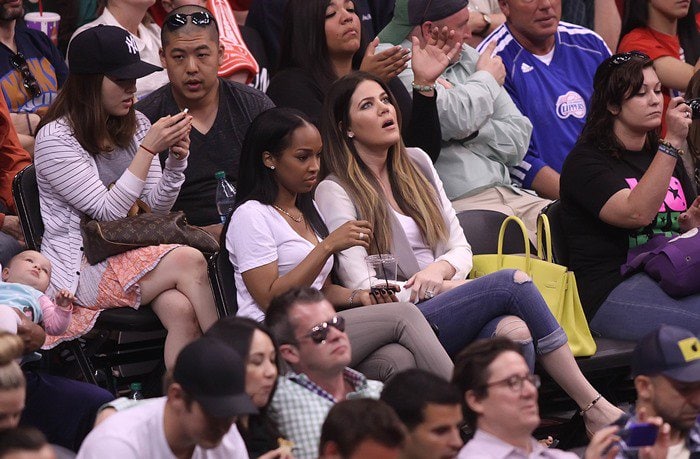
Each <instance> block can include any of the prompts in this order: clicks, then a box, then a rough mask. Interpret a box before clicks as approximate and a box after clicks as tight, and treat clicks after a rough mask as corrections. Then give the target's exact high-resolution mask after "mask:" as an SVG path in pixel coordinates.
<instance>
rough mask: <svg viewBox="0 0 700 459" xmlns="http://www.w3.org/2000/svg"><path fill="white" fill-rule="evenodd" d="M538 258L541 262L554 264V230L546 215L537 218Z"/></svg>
mask: <svg viewBox="0 0 700 459" xmlns="http://www.w3.org/2000/svg"><path fill="white" fill-rule="evenodd" d="M537 256H538V257H540V259H541V260H545V261H547V262H549V263H554V262H553V261H552V229H551V228H550V226H549V218H548V217H547V215H546V214H539V215H538V216H537ZM545 257H546V258H545Z"/></svg>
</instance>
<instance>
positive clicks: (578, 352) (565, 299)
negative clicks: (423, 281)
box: [469, 215, 596, 357]
mask: <svg viewBox="0 0 700 459" xmlns="http://www.w3.org/2000/svg"><path fill="white" fill-rule="evenodd" d="M511 222H514V223H517V224H518V226H520V229H521V230H522V233H523V241H524V247H525V255H524V256H523V255H505V254H503V239H504V236H505V233H506V228H507V226H508V225H509V224H510V223H511ZM551 239H552V238H551V232H550V229H549V220H548V219H547V216H546V215H540V217H539V219H538V221H537V252H538V254H539V256H540V257H542V256H543V254H544V256H545V257H546V259H542V258H536V257H532V256H531V255H530V244H529V241H528V237H527V229H526V228H525V224H524V223H523V222H522V220H520V219H519V218H518V217H515V216H510V217H508V218H506V219H505V220H504V221H503V224H502V225H501V230H500V232H499V233H498V253H496V254H488V255H474V257H473V263H474V266H473V268H472V270H471V272H470V273H469V278H470V279H476V278H478V277H481V276H485V275H487V274H491V273H493V272H496V271H499V270H501V269H519V270H521V271H524V272H526V273H527V274H528V275H529V276H530V277H531V278H532V280H533V283H534V284H535V286H536V287H537V290H539V292H540V294H541V295H542V297H543V298H544V300H545V302H546V303H547V306H549V309H550V310H551V311H552V315H554V317H555V318H556V319H557V321H558V322H559V324H560V325H561V327H562V328H563V329H564V331H565V332H566V336H567V337H568V338H569V347H570V348H571V352H572V353H573V354H574V356H576V357H588V356H591V355H593V354H595V351H596V344H595V341H594V340H593V337H592V336H591V331H590V329H589V328H588V322H587V321H586V316H585V315H584V313H583V307H582V306H581V300H580V298H579V296H578V289H577V287H576V277H575V276H574V273H573V272H571V271H569V270H568V269H567V268H566V266H562V265H558V264H556V263H553V262H552V242H551Z"/></svg>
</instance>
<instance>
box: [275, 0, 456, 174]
mask: <svg viewBox="0 0 700 459" xmlns="http://www.w3.org/2000/svg"><path fill="white" fill-rule="evenodd" d="M361 34H362V33H361V27H360V19H359V18H358V16H357V14H355V9H354V5H353V3H352V2H351V1H347V0H330V1H328V0H290V1H289V3H288V4H287V9H286V12H285V17H284V26H283V32H282V40H281V46H282V49H281V52H280V65H279V69H278V72H277V73H276V74H275V76H274V77H273V78H272V81H271V82H270V86H269V87H268V89H267V95H268V96H269V97H270V99H272V101H273V102H274V103H275V105H277V106H280V107H292V108H296V109H297V110H300V111H302V112H304V113H305V114H306V115H307V116H308V117H309V118H311V120H312V121H313V122H314V124H316V126H318V125H319V123H318V120H319V116H320V114H321V106H322V105H323V99H324V97H325V95H326V93H327V92H328V89H329V88H330V86H331V84H332V83H333V82H334V81H335V80H337V79H338V78H340V77H342V76H345V75H347V74H349V73H350V72H352V71H353V70H357V69H361V70H365V71H368V72H370V73H374V74H377V76H379V77H381V78H382V79H384V80H385V81H389V87H390V88H391V90H392V92H393V94H394V96H395V97H396V98H397V100H398V102H399V106H400V108H401V114H402V117H403V121H404V122H403V126H405V128H404V129H403V132H402V135H403V138H404V140H405V143H406V144H407V145H409V146H415V147H419V148H421V149H423V150H424V151H425V152H426V153H428V155H429V156H430V157H431V159H432V160H433V162H434V161H436V160H437V158H438V155H439V154H440V140H441V139H440V137H441V132H440V120H439V118H438V113H437V107H436V105H435V91H434V90H433V89H428V90H426V91H417V90H414V91H413V102H411V96H410V95H409V94H408V92H407V91H406V89H405V88H404V86H403V84H402V83H401V82H400V81H399V80H398V78H394V77H395V76H396V75H398V74H399V73H401V71H403V70H404V69H405V68H406V62H407V58H398V60H394V59H393V58H391V57H390V58H387V59H384V57H383V56H385V54H384V53H382V54H374V52H373V50H374V48H375V47H376V46H377V44H378V40H377V39H375V40H374V41H373V42H372V43H371V44H370V45H369V48H370V51H369V52H367V53H365V54H364V56H363V53H362V50H363V49H364V48H365V47H364V46H362V43H361V41H362V37H361ZM453 37H454V33H450V32H448V30H447V29H446V28H445V29H443V30H442V31H440V32H438V29H437V28H435V30H434V34H433V37H432V38H433V40H432V42H431V43H429V44H428V45H427V46H426V47H424V48H421V47H420V46H419V45H417V44H414V46H413V50H412V55H411V62H412V68H413V72H414V74H415V81H416V82H420V84H421V85H424V86H426V87H427V86H432V85H434V84H435V81H436V80H437V78H438V77H439V76H440V74H441V73H442V71H443V70H445V68H446V67H447V66H448V65H449V63H450V59H451V58H452V57H454V55H456V54H457V52H458V51H459V47H458V46H457V44H456V43H455V41H454V39H453ZM405 52H407V51H406V50H401V48H400V47H398V46H395V47H393V48H392V49H391V50H389V51H387V52H386V54H388V55H393V56H404V55H405V54H404V53H405ZM391 53H393V54H391Z"/></svg>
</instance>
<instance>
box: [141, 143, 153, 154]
mask: <svg viewBox="0 0 700 459" xmlns="http://www.w3.org/2000/svg"><path fill="white" fill-rule="evenodd" d="M139 146H140V147H141V148H143V149H144V150H146V151H147V152H149V153H150V154H152V155H153V156H155V155H156V154H157V153H156V152H155V151H153V150H151V149H150V148H148V147H146V146H145V145H144V144H141V145H139Z"/></svg>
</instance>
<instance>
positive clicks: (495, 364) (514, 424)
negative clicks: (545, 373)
mask: <svg viewBox="0 0 700 459" xmlns="http://www.w3.org/2000/svg"><path fill="white" fill-rule="evenodd" d="M452 383H453V384H455V385H456V386H457V388H458V389H459V390H460V391H461V392H462V394H464V395H463V401H462V409H463V412H464V419H465V420H466V422H467V424H468V425H469V426H470V427H471V428H472V429H474V430H475V433H474V438H473V439H472V440H471V441H469V442H468V443H467V444H466V445H464V447H463V448H462V450H461V451H460V452H459V455H458V456H457V459H472V458H488V459H506V458H508V459H535V458H542V459H575V458H578V457H579V456H578V455H576V454H574V453H570V452H566V451H562V450H558V449H553V448H546V447H545V446H543V445H542V444H540V443H539V442H537V440H535V439H534V438H533V437H532V432H534V430H535V429H536V428H537V426H538V425H539V423H540V415H539V408H538V405H537V389H538V388H539V387H540V378H539V376H537V375H533V374H530V371H529V369H528V366H527V363H525V359H524V358H523V356H522V354H521V347H520V346H519V345H517V344H515V343H514V342H513V341H510V340H509V339H507V338H502V337H497V338H492V339H487V340H479V341H475V342H474V343H472V344H470V345H469V346H468V347H467V348H466V349H464V351H462V352H461V353H460V354H459V355H458V356H457V359H456V361H455V373H454V377H453V380H452ZM644 420H645V421H647V422H652V423H655V424H657V425H661V419H660V418H646V417H645V419H644ZM669 430H670V429H669V427H668V425H667V424H664V426H663V428H662V430H661V432H663V433H660V434H659V436H658V439H657V444H656V445H654V447H653V449H649V448H645V449H644V450H643V451H641V454H640V458H645V459H662V458H666V451H667V444H668V438H669ZM617 431H618V427H617V426H612V427H606V428H604V429H601V430H599V431H598V432H596V434H595V435H594V436H593V438H592V439H591V442H590V444H589V445H588V448H587V449H586V452H585V455H584V458H586V459H594V458H595V459H598V458H600V457H605V458H613V457H615V454H616V452H617V451H618V450H619V446H617V445H615V442H616V441H617V440H619V438H618V437H617V436H615V434H616V433H617ZM603 453H605V454H603Z"/></svg>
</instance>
